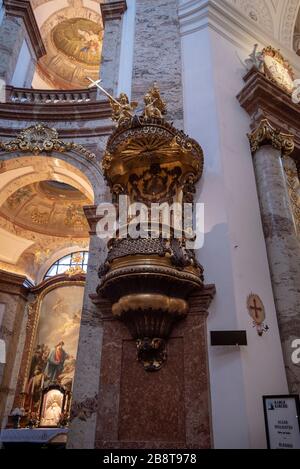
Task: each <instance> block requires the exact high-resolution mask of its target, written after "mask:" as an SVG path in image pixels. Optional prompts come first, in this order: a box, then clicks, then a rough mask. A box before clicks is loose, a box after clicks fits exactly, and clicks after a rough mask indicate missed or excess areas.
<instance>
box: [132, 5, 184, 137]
mask: <svg viewBox="0 0 300 469" xmlns="http://www.w3.org/2000/svg"><path fill="white" fill-rule="evenodd" d="M155 81H156V82H157V83H158V85H159V87H160V91H161V94H162V97H163V99H164V100H165V101H166V103H167V107H168V111H167V112H168V119H170V120H172V121H173V123H174V126H175V127H179V128H182V126H183V98H182V76H181V43H180V30H179V19H178V1H177V0H156V1H155V2H149V0H137V1H136V20H135V48H134V57H133V88H132V98H133V99H134V100H137V101H139V102H140V105H141V104H142V103H143V96H144V94H145V92H146V91H147V89H148V88H150V87H151V86H152V84H153V82H155Z"/></svg>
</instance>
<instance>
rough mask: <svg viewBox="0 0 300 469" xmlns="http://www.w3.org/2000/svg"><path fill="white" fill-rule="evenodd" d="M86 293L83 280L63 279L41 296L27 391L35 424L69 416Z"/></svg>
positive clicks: (27, 403)
mask: <svg viewBox="0 0 300 469" xmlns="http://www.w3.org/2000/svg"><path fill="white" fill-rule="evenodd" d="M83 293H84V283H83V282H80V281H78V282H75V281H62V282H59V283H57V284H53V285H51V286H50V287H46V288H45V290H43V291H42V292H41V293H40V294H39V296H38V297H37V300H36V303H35V308H36V312H35V314H34V315H35V320H34V327H33V328H32V329H30V334H31V344H32V345H31V350H30V353H29V357H28V361H27V365H26V369H27V373H26V375H27V376H26V378H25V385H24V392H23V394H24V396H25V400H24V408H25V412H26V414H27V415H28V418H29V421H30V422H34V426H42V427H47V426H50V427H54V426H58V425H60V424H61V420H64V421H65V420H66V419H65V418H64V417H65V415H64V414H65V413H66V412H68V411H69V407H70V401H71V395H72V387H73V379H74V372H75V367H76V355H77V347H78V337H79V327H80V318H81V309H82V303H83ZM70 300H72V301H70Z"/></svg>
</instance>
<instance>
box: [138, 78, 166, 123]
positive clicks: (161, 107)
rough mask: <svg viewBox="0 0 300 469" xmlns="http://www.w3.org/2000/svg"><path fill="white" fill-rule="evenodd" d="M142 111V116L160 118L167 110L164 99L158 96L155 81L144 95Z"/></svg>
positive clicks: (158, 92)
mask: <svg viewBox="0 0 300 469" xmlns="http://www.w3.org/2000/svg"><path fill="white" fill-rule="evenodd" d="M144 103H145V108H144V113H143V116H144V117H146V118H149V119H151V118H153V117H154V118H156V119H162V118H163V115H164V114H166V112H167V106H166V103H165V101H164V100H163V99H162V98H161V96H160V91H159V88H158V86H157V83H154V84H153V86H152V88H150V90H149V91H148V93H147V94H145V96H144Z"/></svg>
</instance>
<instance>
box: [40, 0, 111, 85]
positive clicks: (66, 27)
mask: <svg viewBox="0 0 300 469" xmlns="http://www.w3.org/2000/svg"><path fill="white" fill-rule="evenodd" d="M93 3H95V2H93ZM95 5H96V7H97V8H96V10H97V11H95V10H93V9H90V8H87V7H86V6H85V4H84V2H83V1H80V0H79V1H77V2H76V3H74V2H70V3H69V6H67V7H65V8H61V7H59V6H58V7H59V8H60V9H59V10H57V11H55V12H54V13H52V14H49V16H48V17H47V15H46V13H45V12H43V14H41V12H40V9H41V8H43V6H40V7H38V8H36V10H35V15H36V18H37V21H38V24H39V27H40V31H41V35H42V38H43V41H44V44H45V47H46V51H47V54H46V55H45V56H44V57H42V58H41V59H40V60H39V62H38V64H37V71H36V76H35V79H34V82H33V87H34V88H48V89H66V90H67V89H83V88H87V85H88V82H87V79H86V77H87V76H89V77H91V78H93V79H95V80H96V79H97V78H99V73H100V61H101V51H102V40H103V24H102V18H101V11H100V7H99V4H97V3H95ZM44 7H45V8H46V4H45V5H44ZM41 17H42V19H41ZM45 17H46V19H45ZM41 83H42V84H43V83H44V84H45V86H41V85H40V84H41Z"/></svg>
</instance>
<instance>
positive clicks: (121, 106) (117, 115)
mask: <svg viewBox="0 0 300 469" xmlns="http://www.w3.org/2000/svg"><path fill="white" fill-rule="evenodd" d="M109 100H110V105H111V108H112V120H113V121H115V122H117V123H118V125H120V124H122V123H123V122H125V121H127V120H128V119H131V118H132V117H133V112H134V110H135V109H136V108H137V105H138V103H137V102H136V101H131V102H130V101H129V99H128V96H127V94H126V93H121V94H120V96H119V98H117V99H112V98H109Z"/></svg>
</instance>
